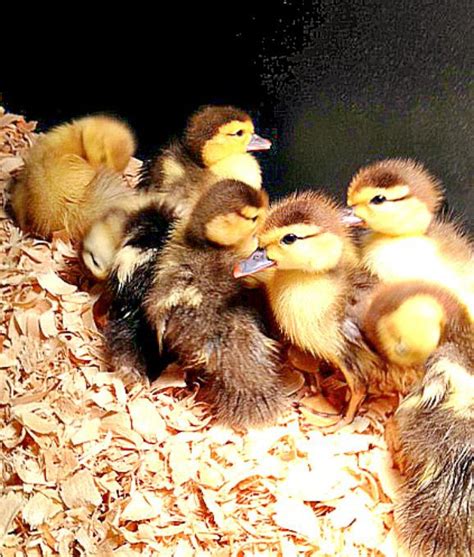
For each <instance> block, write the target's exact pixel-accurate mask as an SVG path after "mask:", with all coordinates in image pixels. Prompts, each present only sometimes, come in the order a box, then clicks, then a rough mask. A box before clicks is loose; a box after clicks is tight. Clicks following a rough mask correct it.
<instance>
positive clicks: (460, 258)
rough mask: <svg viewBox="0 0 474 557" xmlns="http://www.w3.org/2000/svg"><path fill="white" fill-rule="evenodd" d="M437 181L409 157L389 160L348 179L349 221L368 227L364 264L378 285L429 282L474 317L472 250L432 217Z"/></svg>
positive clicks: (440, 198) (447, 225) (437, 201)
mask: <svg viewBox="0 0 474 557" xmlns="http://www.w3.org/2000/svg"><path fill="white" fill-rule="evenodd" d="M442 201H443V192H442V188H441V184H440V182H439V181H438V180H437V179H436V178H434V177H433V176H432V175H431V174H429V172H428V171H427V170H426V169H425V168H424V167H423V166H422V165H421V164H420V163H417V162H415V161H413V160H410V159H387V160H383V161H380V162H377V163H374V164H371V165H369V166H367V167H365V168H362V169H361V170H360V171H359V172H358V173H357V174H356V175H355V176H354V178H353V179H352V181H351V183H350V185H349V189H348V193H347V203H348V205H349V207H351V208H352V216H350V217H349V218H350V220H352V222H353V223H354V222H355V221H358V222H359V224H363V225H364V226H365V227H368V229H369V233H368V234H366V235H364V236H363V238H362V263H363V265H364V267H365V268H366V269H367V270H368V271H369V272H370V273H371V274H372V275H374V276H375V277H377V278H378V279H379V280H380V281H381V282H385V283H390V282H399V281H402V280H411V279H414V280H429V281H431V282H436V283H437V284H439V285H441V286H444V287H446V288H448V289H450V290H451V291H452V292H454V293H455V294H456V295H457V296H458V297H459V299H460V300H461V301H462V302H463V303H465V304H466V305H467V306H468V308H469V311H470V314H471V316H474V255H473V254H474V249H473V244H472V241H471V240H470V239H468V238H467V237H466V236H464V235H463V233H462V232H461V231H460V230H459V228H458V227H456V226H455V225H454V224H452V223H449V222H444V221H442V220H440V219H438V218H436V216H435V215H436V213H437V212H438V210H439V208H440V206H441V203H442Z"/></svg>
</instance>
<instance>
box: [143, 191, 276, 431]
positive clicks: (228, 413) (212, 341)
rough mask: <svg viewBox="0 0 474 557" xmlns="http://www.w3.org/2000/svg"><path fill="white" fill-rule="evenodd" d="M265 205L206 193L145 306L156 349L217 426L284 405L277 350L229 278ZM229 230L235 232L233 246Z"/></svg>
mask: <svg viewBox="0 0 474 557" xmlns="http://www.w3.org/2000/svg"><path fill="white" fill-rule="evenodd" d="M266 205H267V197H266V195H265V194H264V193H263V192H261V191H256V190H254V189H252V188H251V187H249V186H247V185H246V184H243V183H239V182H235V181H223V182H219V183H217V184H215V185H214V186H212V187H211V188H210V189H209V190H208V191H207V192H206V193H205V194H204V195H203V196H202V197H201V198H200V200H199V201H198V203H197V204H196V206H195V208H194V210H193V211H192V213H191V215H190V217H189V219H185V220H184V221H183V222H180V223H179V224H178V225H177V226H176V228H175V230H174V231H173V233H172V236H171V238H170V240H169V241H168V242H167V243H166V245H165V247H164V248H163V251H162V253H161V255H160V256H159V257H158V261H157V263H156V266H155V269H154V277H153V278H154V280H153V285H152V287H151V289H150V291H149V292H148V295H147V296H146V300H145V311H146V315H147V318H148V320H149V323H150V324H151V326H152V327H153V328H154V330H155V331H156V335H157V339H158V344H159V348H160V350H161V351H163V350H164V351H171V352H172V353H174V354H175V355H176V357H177V360H178V362H179V363H180V364H181V365H182V367H183V368H184V369H185V370H186V371H188V372H190V373H192V374H193V375H195V376H197V378H198V380H199V381H200V382H201V383H202V391H201V393H202V396H203V397H204V399H205V400H206V401H208V402H209V403H210V404H211V405H212V407H213V410H214V413H215V416H216V418H217V419H218V421H220V422H222V423H224V424H228V425H234V426H258V425H262V424H265V423H269V422H271V421H272V420H274V419H275V418H276V417H277V416H278V414H279V413H280V412H282V411H283V410H284V409H285V407H286V405H287V400H286V397H285V395H284V384H283V381H282V379H281V378H280V375H279V371H280V367H281V362H280V347H279V345H278V344H277V343H276V342H275V341H274V340H272V339H271V338H270V337H268V336H267V335H266V334H265V326H264V324H263V322H262V318H261V316H260V313H259V311H258V310H257V307H258V304H257V303H256V300H255V296H256V294H255V292H254V291H248V290H246V289H245V288H244V287H243V285H242V284H241V283H239V282H238V281H235V280H234V278H233V276H232V268H233V265H234V263H235V261H236V257H237V255H236V253H235V250H236V248H238V249H239V250H242V249H243V250H247V253H248V247H247V246H246V244H247V243H248V241H249V240H251V237H252V235H253V233H254V232H255V231H256V230H257V228H258V226H259V225H260V223H261V220H262V219H263V213H264V211H265V208H266ZM229 225H230V227H231V229H232V230H235V229H236V228H238V229H240V230H241V234H240V238H238V241H237V238H236V239H235V240H234V243H233V245H229V243H228V231H229ZM209 235H210V236H211V239H210V238H209ZM257 298H258V295H257Z"/></svg>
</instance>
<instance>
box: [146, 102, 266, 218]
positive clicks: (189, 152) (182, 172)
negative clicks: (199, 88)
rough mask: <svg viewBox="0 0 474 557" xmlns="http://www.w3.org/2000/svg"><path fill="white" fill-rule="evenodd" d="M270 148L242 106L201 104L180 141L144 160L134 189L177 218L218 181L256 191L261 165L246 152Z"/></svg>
mask: <svg viewBox="0 0 474 557" xmlns="http://www.w3.org/2000/svg"><path fill="white" fill-rule="evenodd" d="M270 147H271V142H270V141H269V140H267V139H263V138H261V137H260V136H258V135H257V134H256V133H255V128H254V124H253V122H252V119H251V118H250V116H249V115H248V114H247V113H246V112H244V111H243V110H240V109H238V108H235V107H233V106H205V107H203V108H201V109H199V110H198V111H197V112H196V113H195V114H193V115H192V116H191V117H190V119H189V121H188V123H187V126H186V129H185V131H184V134H183V138H182V139H181V140H180V141H176V142H174V143H172V144H171V145H169V146H168V147H167V148H165V149H164V150H163V151H162V152H161V153H159V154H158V155H157V156H156V157H155V158H153V159H151V160H150V161H148V162H147V163H146V164H145V166H144V169H143V173H142V176H141V179H140V182H139V184H138V188H139V189H142V190H146V191H154V192H155V193H158V194H159V196H160V198H161V201H162V210H163V213H164V214H165V216H168V217H170V218H172V219H174V218H177V217H182V216H183V215H185V214H186V212H189V210H190V208H191V207H192V203H193V200H195V199H196V198H197V197H199V195H200V193H201V192H202V191H203V189H204V188H205V187H206V186H208V185H209V184H211V183H214V182H216V181H217V180H222V179H233V180H240V181H242V182H245V183H246V184H249V185H250V186H252V187H254V188H256V189H260V188H261V186H262V176H261V170H260V166H259V164H258V162H257V160H256V159H255V158H254V157H253V156H252V155H251V154H250V152H251V151H258V150H265V149H269V148H270Z"/></svg>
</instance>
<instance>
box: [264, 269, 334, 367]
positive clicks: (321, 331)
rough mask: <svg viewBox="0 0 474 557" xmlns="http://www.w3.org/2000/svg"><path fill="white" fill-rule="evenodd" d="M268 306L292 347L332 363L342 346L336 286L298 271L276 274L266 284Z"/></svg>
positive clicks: (323, 278)
mask: <svg viewBox="0 0 474 557" xmlns="http://www.w3.org/2000/svg"><path fill="white" fill-rule="evenodd" d="M268 290H269V298H270V303H271V305H272V309H273V312H274V315H275V318H276V320H277V322H278V325H279V327H280V329H281V330H282V332H283V334H284V335H285V336H286V337H287V338H288V340H289V341H290V342H292V343H293V344H294V345H295V346H298V347H299V348H301V349H303V350H306V351H308V352H310V353H311V354H313V355H314V356H317V357H320V358H323V359H325V360H328V361H331V362H335V361H337V357H338V354H339V353H340V349H341V346H342V337H341V334H340V324H339V319H338V315H337V314H338V309H339V307H340V304H341V303H343V299H342V292H340V291H339V290H340V289H339V288H338V285H337V283H336V284H335V282H334V280H331V279H329V278H326V277H316V278H315V277H314V276H313V275H310V274H307V273H300V272H291V271H285V272H283V271H282V272H276V273H275V275H274V277H273V280H272V282H271V284H270V285H268Z"/></svg>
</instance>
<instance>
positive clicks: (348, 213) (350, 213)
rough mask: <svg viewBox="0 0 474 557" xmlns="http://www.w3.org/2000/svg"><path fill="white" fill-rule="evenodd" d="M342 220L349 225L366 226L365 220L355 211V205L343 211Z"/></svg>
mask: <svg viewBox="0 0 474 557" xmlns="http://www.w3.org/2000/svg"><path fill="white" fill-rule="evenodd" d="M342 222H343V223H344V224H348V225H349V226H364V224H365V222H364V220H363V219H361V218H359V217H358V216H357V215H356V214H355V213H354V208H353V207H346V208H345V209H344V210H343V211H342Z"/></svg>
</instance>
